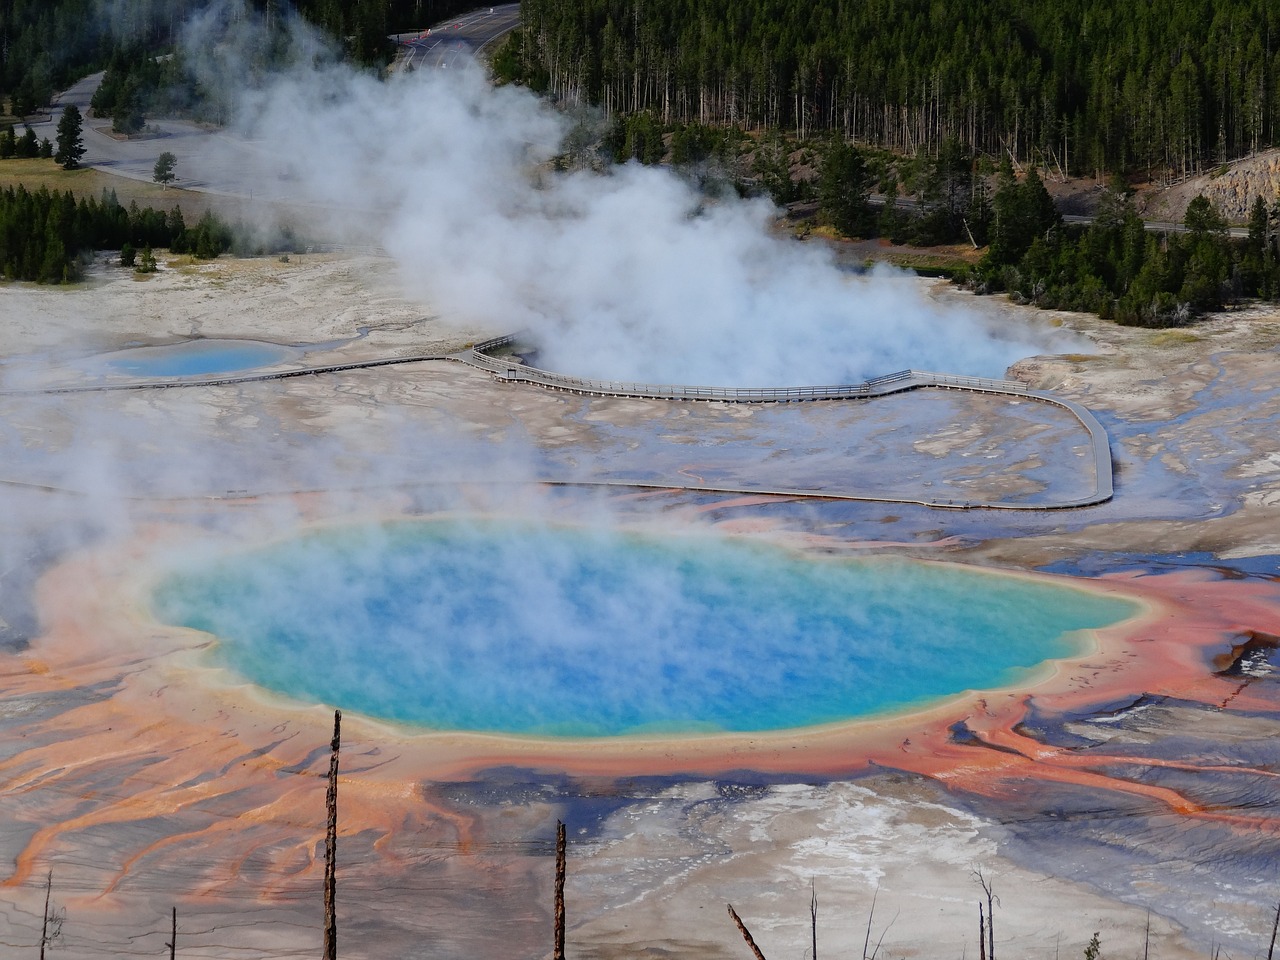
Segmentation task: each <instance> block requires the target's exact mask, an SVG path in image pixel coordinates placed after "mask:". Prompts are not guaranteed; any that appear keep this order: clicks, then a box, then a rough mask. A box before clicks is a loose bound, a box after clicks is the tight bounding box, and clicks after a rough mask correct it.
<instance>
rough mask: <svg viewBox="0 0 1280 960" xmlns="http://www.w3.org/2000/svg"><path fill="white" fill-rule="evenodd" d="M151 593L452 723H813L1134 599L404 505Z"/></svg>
mask: <svg viewBox="0 0 1280 960" xmlns="http://www.w3.org/2000/svg"><path fill="white" fill-rule="evenodd" d="M153 599H154V610H155V612H156V614H157V616H158V617H159V619H161V620H164V621H166V622H169V623H174V624H180V625H183V626H188V627H194V628H196V629H199V630H204V631H208V632H209V633H212V634H215V635H216V636H218V637H219V638H221V642H220V643H219V644H218V645H217V647H216V653H215V654H214V655H215V656H216V657H217V658H218V661H219V662H220V663H221V664H222V665H224V666H226V667H229V668H230V669H231V670H233V671H235V672H236V673H239V674H240V675H242V676H243V677H245V678H247V679H248V680H250V681H252V682H254V683H257V684H259V685H261V686H263V687H267V688H270V689H272V690H276V691H279V692H282V693H286V694H289V695H291V696H293V697H296V698H298V699H301V700H305V701H312V702H323V703H327V704H331V705H335V706H339V707H341V708H343V709H346V710H355V711H358V712H360V713H364V714H367V715H370V716H374V717H380V718H384V719H388V720H396V721H402V722H406V723H410V724H415V725H419V726H422V727H428V728H434V729H442V730H478V731H501V732H507V733H518V734H537V735H544V736H547V735H549V736H588V737H598V736H612V735H618V734H627V733H638V732H694V731H750V730H756V731H760V730H778V729H787V728H793V727H805V726H811V725H814V724H821V723H828V722H832V721H838V720H845V719H849V718H855V717H861V716H866V715H869V714H875V713H879V712H881V711H885V710H890V709H894V708H902V707H907V706H912V705H917V704H921V703H926V702H929V701H931V700H936V699H938V698H941V697H946V696H948V695H951V694H955V693H958V692H961V691H964V690H968V689H975V688H978V689H981V688H989V687H994V686H999V685H1003V684H1006V683H1010V682H1013V681H1016V680H1017V679H1018V678H1019V677H1021V676H1024V675H1025V673H1026V671H1027V670H1028V669H1030V668H1033V667H1035V666H1036V665H1037V664H1039V663H1041V662H1042V661H1044V660H1046V659H1049V658H1054V657H1061V656H1066V655H1070V654H1072V653H1074V652H1076V650H1077V647H1076V646H1075V645H1073V642H1072V640H1071V638H1069V637H1065V636H1064V633H1066V632H1068V631H1072V630H1078V629H1082V628H1087V627H1098V626H1103V625H1106V624H1110V623H1114V622H1116V621H1118V620H1121V619H1124V618H1126V617H1128V616H1131V615H1132V614H1133V613H1134V612H1135V611H1136V607H1135V606H1134V605H1133V604H1132V603H1129V602H1127V601H1123V600H1116V599H1111V598H1107V597H1098V596H1094V595H1092V594H1089V593H1085V592H1082V591H1078V590H1072V589H1069V588H1063V587H1058V586H1056V585H1051V584H1045V583H1041V582H1030V581H1025V580H1019V579H1015V578H1011V577H1000V576H995V575H987V574H982V573H978V572H974V571H970V570H966V569H963V568H956V567H941V566H936V565H929V564H922V563H914V562H911V561H905V560H881V559H877V560H845V559H841V560H830V559H814V558H812V557H803V556H800V555H797V554H793V553H791V552H788V551H785V550H782V549H780V548H775V547H770V546H762V545H759V544H745V543H742V542H737V541H732V540H724V539H720V538H715V537H711V536H687V537H686V536H681V537H668V538H659V537H651V536H634V535H628V534H619V533H616V532H597V531H592V530H582V529H564V528H548V527H542V526H533V525H529V526H525V525H520V524H508V523H503V524H497V523H459V522H402V523H395V524H388V525H382V526H362V527H358V528H353V529H344V530H338V531H326V532H323V533H318V534H312V535H308V536H305V537H302V538H299V539H296V540H292V541H289V542H285V543H281V544H279V545H275V546H272V547H269V548H267V549H262V550H259V551H257V552H253V553H249V554H242V555H236V556H234V557H230V558H227V559H223V560H221V561H219V562H216V563H213V564H211V565H208V566H205V567H202V568H199V569H192V570H187V571H185V572H182V573H180V574H176V575H174V576H172V577H170V578H169V579H168V580H167V581H165V582H164V583H162V584H160V585H159V587H158V588H157V590H156V592H155V594H154V598H153Z"/></svg>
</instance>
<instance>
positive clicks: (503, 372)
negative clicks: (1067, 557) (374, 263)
mask: <svg viewBox="0 0 1280 960" xmlns="http://www.w3.org/2000/svg"><path fill="white" fill-rule="evenodd" d="M516 340H517V335H514V334H513V335H510V336H505V337H495V338H493V339H492V340H486V341H484V342H483V343H477V344H476V345H475V346H473V347H472V348H471V349H470V350H467V351H464V352H462V353H456V354H454V355H453V356H452V357H451V358H450V359H453V360H460V361H462V362H463V363H468V364H471V365H472V366H475V367H479V368H481V369H483V370H488V371H489V372H491V373H493V374H496V375H497V376H498V377H499V378H500V379H503V380H510V381H513V382H522V383H535V384H539V385H541V386H544V387H549V388H551V389H553V390H565V391H568V392H570V393H577V394H582V395H586V396H596V397H625V398H636V399H645V400H648V399H655V400H718V401H721V402H725V403H787V402H790V401H797V400H869V399H872V398H873V397H883V396H887V395H889V394H892V393H905V392H906V391H908V390H918V389H921V388H924V387H934V388H941V389H943V390H966V391H970V392H973V393H991V394H1003V395H1007V396H1016V397H1026V398H1027V399H1029V400H1035V401H1038V402H1040V403H1047V404H1050V405H1052V406H1056V407H1061V408H1062V409H1064V410H1066V411H1067V412H1069V413H1070V414H1071V415H1072V416H1073V417H1075V418H1076V419H1077V420H1078V421H1080V424H1081V425H1082V426H1083V427H1084V428H1085V431H1086V432H1087V433H1088V434H1089V445H1090V449H1091V451H1092V453H1093V466H1094V488H1093V491H1092V492H1091V493H1088V494H1085V495H1084V496H1082V497H1075V498H1073V499H1070V500H1059V501H1056V502H1053V503H1039V504H1027V503H1016V502H996V501H971V500H959V501H957V500H954V499H945V500H944V499H941V498H936V499H914V498H898V497H883V496H866V497H863V496H858V495H840V494H830V493H826V494H824V493H819V492H817V491H807V492H805V491H796V490H792V491H781V490H778V491H747V490H736V489H735V490H728V489H726V490H724V491H723V492H734V493H747V492H773V493H778V494H781V495H790V496H824V495H825V496H830V497H831V498H832V499H846V500H875V501H881V502H885V501H890V502H899V503H920V504H923V505H925V506H930V507H945V508H949V509H971V508H974V507H980V508H984V509H996V510H1066V509H1073V508H1075V507H1089V506H1093V505H1095V504H1099V503H1106V502H1107V501H1108V500H1110V499H1111V498H1112V496H1114V494H1115V490H1114V485H1113V481H1112V463H1111V442H1110V440H1109V438H1108V437H1107V432H1106V431H1105V430H1103V429H1102V424H1100V423H1098V421H1097V419H1096V418H1095V417H1094V416H1093V414H1092V413H1090V412H1089V411H1088V409H1087V408H1085V407H1083V406H1081V405H1080V404H1078V403H1076V402H1074V401H1072V400H1066V399H1062V398H1059V397H1055V396H1053V395H1051V394H1048V393H1043V392H1041V391H1038V390H1032V389H1030V388H1029V387H1028V386H1027V385H1026V384H1025V383H1022V382H1021V381H1019V380H993V379H989V378H987V377H966V376H960V375H958V374H954V373H931V372H928V371H925V370H899V371H898V372H897V373H890V374H887V375H885V376H883V377H875V378H873V379H871V380H867V381H866V382H865V383H853V384H842V385H839V386H825V387H821V386H819V387H697V386H685V385H680V384H654V383H629V382H623V381H617V380H589V379H585V378H582V377H568V376H565V375H564V374H560V373H552V372H551V371H550V370H541V369H539V368H537V367H531V366H529V365H528V364H526V363H524V362H523V361H520V360H517V359H515V358H507V357H501V356H493V354H494V353H495V352H496V351H498V350H500V349H501V348H502V347H505V346H509V345H511V344H513V343H515V342H516ZM628 485H629V486H639V484H628ZM688 489H705V490H708V491H709V490H711V489H712V488H709V487H700V486H691V487H689V488H688Z"/></svg>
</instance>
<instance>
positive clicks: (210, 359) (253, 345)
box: [93, 340, 298, 377]
mask: <svg viewBox="0 0 1280 960" xmlns="http://www.w3.org/2000/svg"><path fill="white" fill-rule="evenodd" d="M297 353H298V350H297V348H295V347H286V346H282V345H281V344H278V343H263V342H261V341H257V340H187V341H185V342H183V343H172V344H166V345H165V346H161V347H135V348H133V349H129V350H118V351H116V352H114V353H108V354H103V355H102V356H99V357H95V358H94V360H93V366H94V369H95V370H96V371H97V372H101V373H114V374H124V375H125V376H130V377H198V376H204V375H207V374H211V373H234V372H236V371H238V370H252V369H254V368H256V367H268V366H271V365H273V364H277V363H282V362H283V361H285V360H288V359H290V358H292V357H294V356H296V355H297Z"/></svg>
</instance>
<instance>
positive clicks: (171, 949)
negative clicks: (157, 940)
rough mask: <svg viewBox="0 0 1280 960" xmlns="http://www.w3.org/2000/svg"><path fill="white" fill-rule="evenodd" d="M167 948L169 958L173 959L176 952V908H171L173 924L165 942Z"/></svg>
mask: <svg viewBox="0 0 1280 960" xmlns="http://www.w3.org/2000/svg"><path fill="white" fill-rule="evenodd" d="M165 946H166V947H168V948H169V960H174V958H175V957H176V956H177V953H178V908H177V907H174V908H173V926H172V927H171V928H170V930H169V942H168V943H166V944H165Z"/></svg>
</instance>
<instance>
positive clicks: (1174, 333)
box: [1151, 330, 1204, 347]
mask: <svg viewBox="0 0 1280 960" xmlns="http://www.w3.org/2000/svg"><path fill="white" fill-rule="evenodd" d="M1203 339H1204V337H1202V336H1200V335H1199V334H1196V333H1192V332H1191V331H1189V330H1161V331H1160V332H1159V333H1156V334H1152V336H1151V345H1152V346H1153V347H1179V346H1184V345H1186V344H1188V343H1199V342H1200V341H1201V340H1203Z"/></svg>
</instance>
